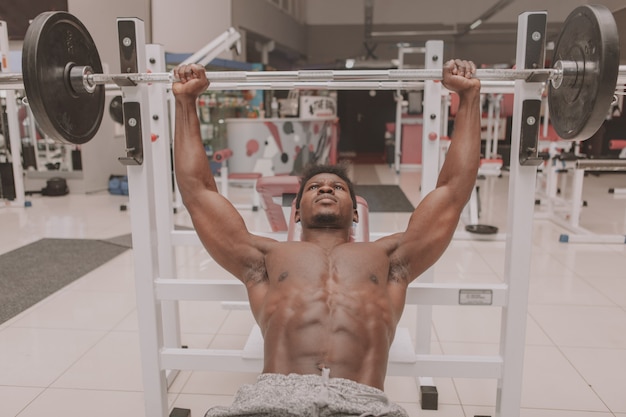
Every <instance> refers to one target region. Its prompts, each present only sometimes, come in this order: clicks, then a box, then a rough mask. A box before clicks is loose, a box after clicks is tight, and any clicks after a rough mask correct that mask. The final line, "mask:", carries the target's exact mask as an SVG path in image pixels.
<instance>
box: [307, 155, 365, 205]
mask: <svg viewBox="0 0 626 417" xmlns="http://www.w3.org/2000/svg"><path fill="white" fill-rule="evenodd" d="M318 174H334V175H336V176H338V177H339V178H341V179H342V180H343V181H345V182H346V184H348V190H349V191H350V197H351V198H352V207H354V208H356V194H355V193H354V184H352V181H351V180H350V178H349V177H348V171H347V170H346V167H345V166H344V165H309V166H308V167H306V168H305V169H304V171H303V172H302V175H301V176H300V190H299V191H298V194H297V195H296V208H297V209H299V208H300V201H301V200H302V192H303V191H304V185H305V184H306V183H307V181H308V180H310V179H311V178H313V177H314V176H316V175H318Z"/></svg>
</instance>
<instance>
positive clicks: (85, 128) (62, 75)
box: [22, 12, 105, 145]
mask: <svg viewBox="0 0 626 417" xmlns="http://www.w3.org/2000/svg"><path fill="white" fill-rule="evenodd" d="M75 65H79V66H90V67H91V68H92V70H93V72H94V73H102V63H101V62H100V57H99V55H98V50H97V49H96V45H95V43H94V41H93V39H92V38H91V35H90V34H89V32H88V31H87V29H86V28H85V26H84V25H83V24H82V23H81V22H80V21H79V20H78V19H77V18H76V17H74V16H72V15H71V14H69V13H66V12H44V13H41V14H40V15H38V16H37V17H36V18H35V19H34V20H33V22H32V23H31V24H30V25H29V27H28V30H27V31H26V35H25V37H24V46H23V50H22V72H23V77H24V89H25V90H26V97H27V99H28V103H29V105H30V107H31V109H32V111H33V115H34V116H35V120H36V121H37V123H38V124H39V127H40V128H41V130H42V131H43V132H44V133H45V134H46V135H48V136H50V137H51V138H54V139H58V140H61V141H64V142H67V143H73V144H77V145H78V144H82V143H85V142H87V141H89V140H90V139H91V138H93V137H94V135H95V134H96V133H97V132H98V129H99V127H100V122H101V121H102V117H103V115H104V95H105V92H104V86H102V85H98V86H96V89H95V91H94V92H93V93H91V94H90V93H80V94H78V93H76V92H75V91H74V90H73V88H72V87H71V85H70V78H69V70H70V69H71V68H72V67H73V66H75Z"/></svg>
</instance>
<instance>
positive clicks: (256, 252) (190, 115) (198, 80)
mask: <svg viewBox="0 0 626 417" xmlns="http://www.w3.org/2000/svg"><path fill="white" fill-rule="evenodd" d="M174 72H175V75H177V76H178V78H179V79H180V80H181V81H180V82H176V83H174V84H173V86H172V90H173V92H174V97H175V100H176V115H175V120H176V127H175V132H174V138H175V140H174V167H175V173H176V182H177V184H178V188H179V190H180V194H181V196H182V198H183V204H184V205H185V207H186V208H187V210H188V212H189V214H190V216H191V219H192V221H193V224H194V227H195V229H196V232H197V233H198V236H199V237H200V240H201V241H202V243H203V244H204V246H205V247H206V249H207V251H208V252H209V254H210V255H211V256H212V257H213V259H215V261H216V262H217V263H219V264H220V265H221V266H223V267H224V268H225V269H227V270H228V271H229V272H231V273H232V274H233V275H235V276H236V277H238V278H239V279H241V280H242V281H244V282H246V281H247V277H248V274H249V273H250V272H251V271H252V270H256V269H258V265H259V262H260V261H261V260H262V259H263V248H264V245H265V244H266V243H268V242H269V239H263V238H260V237H257V236H254V235H252V234H250V233H249V232H248V230H247V228H246V226H245V223H244V221H243V219H242V217H241V215H240V214H239V212H237V210H236V209H235V207H234V206H233V205H232V204H231V203H230V202H229V201H228V200H227V199H226V198H224V197H223V196H222V195H220V194H219V192H218V188H217V185H216V183H215V178H214V177H213V173H212V172H211V168H210V165H209V162H208V158H207V155H206V152H205V150H204V146H203V144H202V138H201V135H200V121H199V120H198V116H197V113H196V99H197V97H198V96H199V95H200V94H201V93H202V92H203V91H205V90H206V88H207V87H208V81H207V79H206V75H205V69H204V67H202V66H199V65H184V66H181V67H178V68H176V69H175V70H174Z"/></svg>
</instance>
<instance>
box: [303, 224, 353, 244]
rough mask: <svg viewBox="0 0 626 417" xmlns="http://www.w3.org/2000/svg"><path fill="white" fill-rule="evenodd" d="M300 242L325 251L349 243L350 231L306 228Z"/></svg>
mask: <svg viewBox="0 0 626 417" xmlns="http://www.w3.org/2000/svg"><path fill="white" fill-rule="evenodd" d="M301 240H302V241H303V242H309V243H314V244H316V245H319V246H321V247H323V248H326V249H333V248H334V247H336V246H339V245H341V244H344V243H348V242H349V241H350V230H346V229H338V228H331V227H319V228H306V229H303V230H302V238H301Z"/></svg>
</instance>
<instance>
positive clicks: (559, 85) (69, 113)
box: [0, 5, 626, 144]
mask: <svg viewBox="0 0 626 417" xmlns="http://www.w3.org/2000/svg"><path fill="white" fill-rule="evenodd" d="M537 41H541V42H544V40H543V39H540V40H537ZM552 62H554V63H555V64H554V67H553V68H533V69H523V70H515V69H479V70H477V73H476V76H477V77H478V78H479V79H481V80H526V81H529V82H547V84H548V100H549V106H550V117H551V120H552V123H553V125H554V128H555V130H556V132H557V134H558V135H559V137H561V138H563V139H567V140H584V139H587V138H589V137H591V136H592V135H593V134H594V133H595V132H596V131H597V130H598V129H599V128H600V126H601V124H602V123H603V122H604V120H605V118H606V115H607V114H608V110H609V108H610V106H611V103H612V102H613V97H614V94H615V89H616V84H617V77H618V75H619V74H620V73H621V71H622V68H620V66H619V38H618V32H617V26H616V24H615V20H614V18H613V15H612V14H611V12H610V11H609V10H608V9H607V8H606V7H604V6H600V5H585V6H580V7H578V8H576V9H575V10H574V11H573V12H572V13H571V14H570V15H569V16H568V18H567V19H566V21H565V23H564V25H563V30H562V31H561V33H560V35H559V39H558V41H557V44H556V47H555V52H554V57H553V60H552ZM22 68H23V75H22V74H0V88H2V86H1V85H2V84H3V85H7V86H8V85H19V84H20V83H23V85H24V89H25V90H26V96H27V99H28V103H29V105H30V106H31V109H32V111H33V114H34V116H35V119H36V120H37V122H38V123H39V125H40V127H41V129H42V130H43V131H44V132H45V133H46V134H47V135H48V136H50V137H52V138H56V139H59V140H62V141H65V142H68V143H73V144H82V143H85V142H87V141H89V140H90V139H91V138H92V137H93V136H94V135H95V134H96V132H97V131H98V129H99V126H100V122H101V120H102V117H103V114H104V86H105V85H106V84H110V83H116V84H118V85H121V86H128V85H133V84H138V83H158V82H165V83H172V82H175V81H177V80H176V79H175V78H174V76H173V74H171V73H146V74H136V73H133V74H117V75H113V74H103V73H102V64H101V62H100V58H99V55H98V51H97V48H96V46H95V44H94V42H93V39H92V38H91V35H90V34H89V32H88V31H87V29H86V28H85V26H84V25H83V24H82V23H81V22H80V21H79V20H78V19H77V18H76V17H74V16H73V15H71V14H69V13H66V12H44V13H42V14H40V15H39V16H37V17H36V18H35V19H34V20H33V22H32V23H31V24H30V26H29V28H28V31H27V33H26V36H25V38H24V47H23V54H22ZM624 72H625V74H624V75H626V69H625V70H624ZM207 77H208V78H209V80H211V85H210V86H209V89H212V90H215V89H222V90H224V89H229V90H230V89H286V88H289V89H291V88H328V89H393V90H396V89H414V88H420V87H421V85H422V84H421V83H418V82H417V81H418V80H422V81H423V80H440V79H441V78H442V73H441V70H401V69H400V70H361V71H354V70H321V71H319V70H317V71H271V72H263V71H250V72H245V71H224V72H208V73H207ZM548 81H549V82H548ZM316 86H317V87H316Z"/></svg>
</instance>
